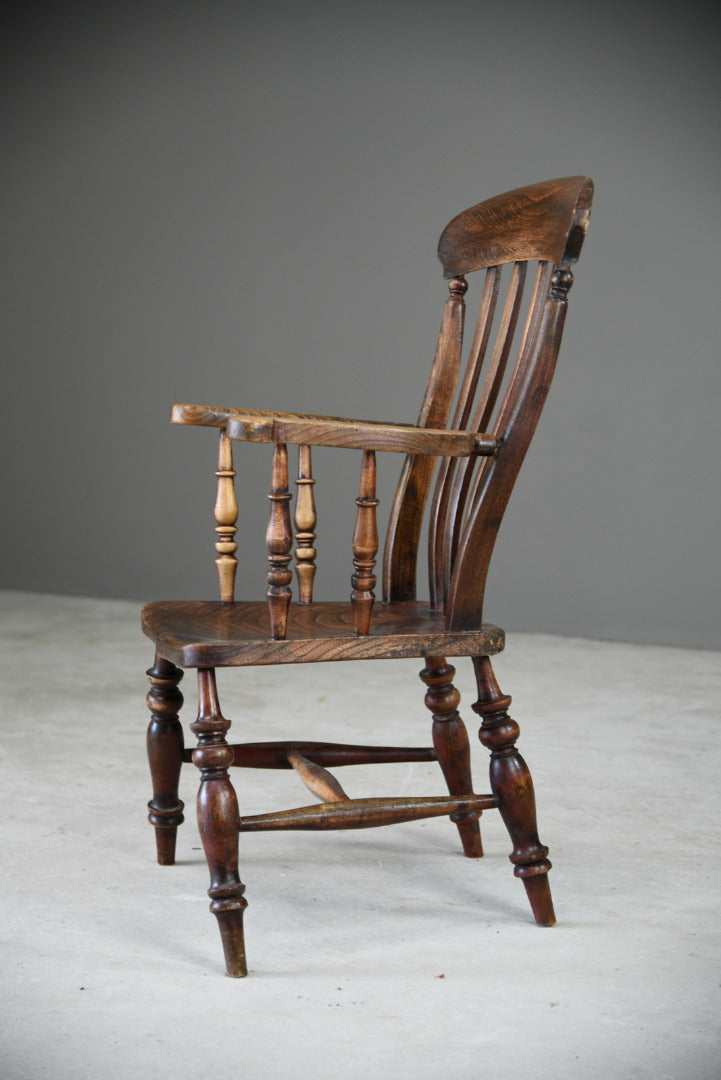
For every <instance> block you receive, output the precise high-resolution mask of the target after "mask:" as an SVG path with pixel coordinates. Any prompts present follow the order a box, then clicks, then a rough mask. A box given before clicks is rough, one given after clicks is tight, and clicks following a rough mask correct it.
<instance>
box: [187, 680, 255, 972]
mask: <svg viewBox="0 0 721 1080" xmlns="http://www.w3.org/2000/svg"><path fill="white" fill-rule="evenodd" d="M229 727H230V721H229V720H226V719H225V717H224V716H223V715H222V713H221V711H220V705H219V704H218V693H217V690H216V685H215V672H214V671H213V669H212V668H207V669H199V671H198V719H197V720H196V721H195V723H194V724H191V729H192V731H193V732H194V734H195V735H197V737H198V746H197V748H196V749H195V750H194V751H193V764H194V765H197V766H198V768H199V769H200V790H199V791H198V828H199V829H200V836H201V839H202V841H203V849H204V851H205V857H206V859H207V861H208V869H209V870H210V888H209V889H208V896H209V897H210V910H211V911H212V913H213V914H214V915H215V916H216V918H217V920H218V926H219V927H220V936H221V939H222V942H223V951H224V953H225V967H226V971H227V972H228V974H229V975H232V976H233V977H234V978H236V979H237V978H241V977H242V976H243V975H247V974H248V968H247V966H246V962H245V944H244V941H243V912H244V910H245V908H246V907H247V906H248V902H247V900H246V899H245V897H244V896H243V893H244V892H245V886H244V885H243V884H242V882H241V880H240V877H239V876H238V836H239V815H238V800H237V798H236V795H235V790H234V788H233V785H232V784H231V782H230V777H229V776H228V766H229V765H230V764H231V763H232V761H233V750H232V749H231V747H229V746H228V744H227V742H226V741H225V735H226V732H227V730H228V728H229Z"/></svg>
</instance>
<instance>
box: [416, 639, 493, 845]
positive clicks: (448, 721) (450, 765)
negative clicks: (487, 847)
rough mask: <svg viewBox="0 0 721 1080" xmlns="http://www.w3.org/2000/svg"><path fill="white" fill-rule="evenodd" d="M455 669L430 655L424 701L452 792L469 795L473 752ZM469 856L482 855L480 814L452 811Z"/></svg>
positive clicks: (439, 757)
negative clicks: (456, 686) (464, 718)
mask: <svg viewBox="0 0 721 1080" xmlns="http://www.w3.org/2000/svg"><path fill="white" fill-rule="evenodd" d="M455 673H456V669H455V668H454V667H453V665H452V664H448V663H446V658H445V657H444V656H427V657H426V666H425V668H424V669H423V671H421V673H420V676H421V679H422V680H423V682H424V683H425V684H426V686H427V687H428V691H427V693H426V698H425V703H426V707H427V708H428V709H430V711H431V713H432V714H433V746H434V747H435V751H436V756H437V757H438V763H439V765H440V766H441V769H442V770H443V775H444V777H445V779H446V784H447V785H448V790H449V792H450V794H451V795H470V794H472V792H473V781H472V779H471V751H470V746H469V743H468V732H467V731H466V725H465V724H464V723H463V721H462V720H461V718H460V716H459V715H458V705H459V703H460V700H461V695H460V694H459V693H458V691H457V690H456V688H455V686H454V685H453V682H452V679H453V676H454V675H455ZM451 820H452V821H454V822H455V824H456V825H457V827H458V832H459V834H460V837H461V843H462V844H463V854H464V855H466V856H467V857H468V858H469V859H479V858H480V857H481V856H482V855H483V846H482V844H481V829H480V825H479V823H478V815H477V814H452V815H451Z"/></svg>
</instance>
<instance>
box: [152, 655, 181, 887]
mask: <svg viewBox="0 0 721 1080" xmlns="http://www.w3.org/2000/svg"><path fill="white" fill-rule="evenodd" d="M146 674H147V676H148V681H149V682H150V691H149V693H148V696H147V697H146V699H145V700H146V701H147V704H148V708H149V709H150V711H151V713H152V719H151V721H150V724H149V726H148V738H147V747H148V763H149V765H150V775H151V778H152V782H153V797H152V799H151V800H150V802H149V803H148V810H149V811H150V813H149V814H148V820H149V822H150V824H151V825H154V826H155V842H156V846H157V849H158V862H159V863H160V865H161V866H172V865H173V863H174V862H175V839H176V836H177V832H178V825H180V824H182V821H183V803H182V802H181V801H180V799H179V798H178V782H179V780H180V769H181V766H182V764H183V729H182V727H181V725H180V721H179V720H178V713H179V712H180V709H181V706H182V704H183V695H182V694H181V692H180V690H179V689H178V683H179V682H180V680H181V679H182V677H183V672H182V671H181V670H180V668H177V667H176V666H175V665H174V664H171V663H170V661H169V660H163V658H162V657H161V656H156V657H155V663H154V665H153V667H151V668H149V670H148V671H147V672H146Z"/></svg>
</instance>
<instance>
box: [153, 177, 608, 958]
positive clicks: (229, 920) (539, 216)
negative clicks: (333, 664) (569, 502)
mask: <svg viewBox="0 0 721 1080" xmlns="http://www.w3.org/2000/svg"><path fill="white" fill-rule="evenodd" d="M592 194H593V185H592V183H591V181H590V180H589V179H588V178H587V177H583V176H574V177H569V178H566V179H560V180H552V181H547V182H546V183H542V184H534V185H531V186H529V187H525V188H518V189H516V190H515V191H512V192H509V193H508V194H506V195H502V196H499V197H497V198H494V199H490V200H487V201H486V202H483V203H479V204H477V205H476V206H473V207H471V208H470V209H469V210H466V211H464V212H463V213H462V214H459V215H458V216H457V217H456V218H454V219H453V220H452V221H451V223H450V224H449V225H448V226H447V227H446V229H445V230H444V232H443V234H442V236H441V240H440V244H439V248H438V255H439V259H440V261H441V263H442V266H443V272H444V276H445V277H446V278H447V279H449V280H448V290H449V295H448V298H447V300H446V303H445V306H444V311H443V318H442V322H441V329H440V334H439V338H438V343H437V346H436V351H435V357H434V361H433V366H432V370H431V375H430V378H429V381H428V384H427V388H426V392H425V396H424V398H423V402H422V405H421V409H420V413H419V416H418V422H417V424H416V425H408V424H395V423H381V422H377V421H366V420H353V419H348V418H345V417H337V416H325V415H314V414H308V413H287V412H273V411H259V410H253V409H240V408H234V407H232V408H231V407H215V406H203V405H190V404H179V405H175V406H174V408H173V414H172V420H173V422H174V423H178V424H195V425H201V426H206V427H215V428H218V429H220V451H219V458H218V468H217V472H216V475H217V480H218V483H217V495H216V502H215V520H216V534H217V541H216V549H217V553H218V558H217V560H216V561H217V565H218V576H219V585H220V600H219V601H202V602H201V601H175V602H158V603H154V604H148V605H147V606H146V607H145V608H144V610H143V630H144V632H145V633H146V634H147V636H148V637H149V638H151V640H152V641H153V642H154V645H155V650H156V659H155V663H154V666H153V667H152V668H151V669H150V670H149V671H148V678H149V680H150V684H151V689H150V693H149V694H148V698H147V701H148V706H149V708H150V710H151V713H152V719H151V722H150V727H149V730H148V756H149V761H150V767H151V775H152V782H153V797H152V799H151V801H150V803H149V809H150V821H151V822H152V824H153V825H154V826H155V828H156V835H157V842H158V859H159V861H160V862H162V863H172V862H173V860H174V857H175V842H176V832H177V826H178V824H180V822H181V821H182V820H183V814H182V810H183V804H182V802H180V800H179V797H178V780H179V774H180V770H181V767H182V764H183V762H187V761H190V760H192V761H193V762H194V763H195V764H196V765H197V766H198V768H199V770H200V775H201V782H200V791H199V795H198V821H199V825H200V831H201V836H202V840H203V847H204V850H205V853H206V858H207V862H208V866H209V870H210V889H209V895H210V897H211V911H213V913H214V914H215V915H216V917H217V919H218V924H219V926H220V931H221V938H222V941H223V947H224V950H225V958H226V970H227V971H228V973H229V974H230V975H233V976H241V975H244V974H245V972H246V970H247V968H246V962H245V946H244V941H243V911H244V909H245V906H246V901H245V897H244V891H245V890H244V886H243V884H242V883H241V881H240V877H239V872H238V837H239V833H240V832H241V831H242V832H261V831H266V830H270V829H290V830H293V829H314V830H327V829H347V828H370V827H378V826H384V825H390V824H395V823H398V822H402V821H412V820H417V819H422V818H426V817H436V816H448V817H449V818H450V820H451V821H452V822H454V823H455V824H456V826H457V828H458V831H459V834H460V837H461V842H462V846H463V851H464V853H465V854H466V855H467V856H469V857H474V858H476V857H480V856H481V855H482V854H483V849H482V846H481V836H480V829H479V818H480V816H481V813H482V812H483V811H484V810H490V809H498V810H499V812H500V814H501V817H502V819H503V821H504V823H505V826H506V828H507V830H508V833H509V835H510V838H511V843H512V852H511V856H510V858H511V862H512V863H513V865H514V872H515V874H516V876H517V877H519V878H520V879H521V880H522V881H523V884H524V886H525V888H526V892H527V894H528V898H529V901H530V905H531V910H532V912H533V916H534V918H535V920H536V922H538V923H539V924H542V925H546V926H548V925H551V924H552V923H553V922H554V919H555V916H554V912H553V904H552V901H551V894H550V890H549V885H548V871H549V869H550V866H551V864H550V862H549V860H548V849H547V848H546V847H545V846H544V845H543V844H542V843H541V841H540V840H539V837H538V830H537V824H536V808H535V798H534V792H533V782H532V780H531V775H530V772H529V770H528V767H527V765H526V763H525V761H524V760H523V758H522V757H521V755H520V753H519V752H518V749H517V746H516V743H517V739H518V734H519V727H518V724H517V723H516V721H515V720H513V719H511V717H510V716H509V713H508V708H509V705H510V700H511V699H510V698H509V697H507V696H505V695H504V694H503V693H502V691H501V690H500V688H499V686H498V683H497V682H496V679H495V675H494V673H493V668H492V666H491V657H492V656H493V655H495V654H496V653H498V652H500V651H501V650H502V649H503V646H504V635H503V631H502V630H500V629H499V628H498V627H496V626H493V625H490V624H487V623H484V621H483V597H484V591H485V583H486V577H487V574H488V566H489V562H490V558H491V554H492V552H493V548H494V544H495V542H496V538H497V535H498V529H499V526H500V523H501V520H502V517H503V514H504V511H505V508H506V505H507V503H508V499H509V497H510V494H511V491H512V488H513V485H514V483H515V480H516V476H517V475H518V471H519V469H520V467H521V464H522V462H523V459H524V457H525V454H526V452H527V450H528V446H529V444H530V441H531V438H532V436H533V433H534V431H535V428H536V425H537V423H538V420H539V417H540V413H541V410H542V407H543V404H544V401H545V399H546V396H547V394H548V390H549V386H550V383H551V379H552V376H553V372H554V368H555V363H556V358H557V355H558V351H559V347H560V343H561V336H562V332H563V326H564V321H565V317H566V309H567V305H568V292H569V289H570V287H571V284H572V281H573V277H572V274H571V270H570V267H571V265H572V264H573V263H574V262H575V261H576V260H577V258H578V256H579V253H580V250H581V246H582V243H583V239H584V235H585V232H586V228H587V225H588V218H589V212H590V206H591V199H592ZM476 271H484V273H483V274H481V275H479V276H480V278H481V281H480V289H479V292H478V297H477V299H476V300H475V301H474V304H477V309H478V315H477V318H476V320H475V325H474V330H473V336H472V341H471V343H470V346H469V348H468V349H467V355H466V350H464V327H465V319H466V305H467V303H468V304H470V303H471V302H472V298H473V289H472V288H471V285H472V283H471V282H469V281H468V280H467V275H471V274H473V273H475V272H476ZM233 441H236V442H243V441H245V442H259V443H268V444H271V445H272V447H273V450H272V453H273V461H272V480H271V490H270V496H269V498H270V503H271V509H270V519H269V522H268V528H267V533H266V541H267V548H268V561H269V564H270V569H269V570H268V573H267V579H268V590H267V599H266V601H262V600H254V601H250V602H248V601H236V600H235V599H234V592H233V580H234V577H235V569H236V565H237V556H236V551H237V543H236V539H235V534H236V525H237V516H238V507H237V501H236V496H235V491H234V486H233V480H234V477H235V470H234V466H233V458H232V452H231V445H232V442H233ZM294 444H295V445H298V447H299V466H298V480H297V502H296V505H295V510H294V512H291V506H290V502H291V499H292V496H291V492H290V490H289V484H288V451H287V447H288V446H289V445H294ZM313 446H332V447H343V448H346V449H351V450H356V451H358V452H359V453H360V456H361V460H360V465H361V481H360V490H359V493H358V497H357V499H356V504H357V517H356V525H355V529H354V532H353V535H352V537H349V539H348V548H349V553H350V555H351V556H352V558H353V563H354V573H353V577H352V594H351V597H350V599H344V600H343V601H341V602H332V603H330V602H326V601H324V602H318V601H315V600H314V599H313V582H314V577H315V563H316V548H315V540H316V526H317V514H316V508H315V501H314V497H313V485H314V483H315V481H314V479H313V475H312V468H311V453H312V447H313ZM381 451H388V452H391V453H402V454H405V455H406V459H405V462H404V464H403V467H402V470H401V476H400V481H399V483H398V487H397V489H396V495H395V498H394V501H393V505H392V507H391V511H390V518H389V523H388V528H387V531H386V537H385V547H384V555H383V601H382V602H380V601H377V600H376V599H375V594H374V593H375V584H376V579H375V560H376V553H377V550H378V546H379V541H378V532H377V523H376V507H377V499H376V494H375V489H376V452H381ZM390 460H392V459H390ZM434 481H435V486H434ZM431 493H432V494H431ZM351 497H352V496H351ZM427 506H428V509H429V512H428V568H429V591H430V602H429V603H426V602H422V601H419V600H418V599H417V582H416V577H417V566H418V549H419V543H420V538H421V535H422V530H423V524H424V517H425V512H426V507H427ZM293 523H294V524H295V547H296V551H295V556H296V563H297V565H296V573H297V578H298V598H297V599H298V602H297V603H294V602H292V598H291V580H292V572H291V568H290V563H291V560H292V555H293V552H292V548H293V530H292V524H293ZM411 656H413V657H422V658H423V659H424V662H425V666H424V668H423V670H422V671H421V673H420V675H421V679H422V681H423V683H424V684H425V686H426V697H425V704H426V706H427V708H428V709H429V711H430V713H431V715H432V718H433V719H432V742H433V745H432V746H422V747H399V746H383V747H378V746H367V745H363V744H345V743H333V742H327V743H322V742H315V741H312V740H299V739H293V740H287V741H280V742H244V743H239V744H234V745H229V744H228V742H227V739H226V735H227V731H228V728H229V721H228V720H226V719H225V718H224V717H223V715H222V713H221V710H220V704H219V701H218V693H217V688H216V682H215V669H216V668H219V667H236V666H246V665H261V666H262V665H269V664H299V663H318V662H328V661H352V660H363V659H392V658H396V657H411ZM457 656H460V657H464V656H466V657H470V658H471V659H472V661H473V666H474V670H475V675H476V683H477V688H478V699H477V701H476V703H475V704H474V705H473V710H474V711H475V712H476V713H477V715H478V716H479V717H480V719H481V721H482V723H481V729H480V733H479V737H480V741H481V744H482V745H483V746H484V747H485V748H486V749H487V750H488V751H489V752H490V786H491V792H490V793H488V794H478V793H476V792H475V791H474V788H473V781H472V776H471V764H470V746H469V740H468V734H467V731H466V727H465V725H464V723H463V720H462V719H461V716H460V714H459V711H458V706H459V702H460V695H459V693H458V691H457V689H456V687H455V686H454V682H453V680H454V677H455V668H454V667H453V665H452V664H450V663H449V662H448V659H447V658H448V657H457ZM185 667H195V668H197V669H198V700H199V705H198V717H197V720H196V721H195V723H194V724H192V725H191V730H192V731H193V732H194V734H195V735H196V736H197V739H198V744H197V746H196V748H195V749H194V750H185V749H184V747H183V735H182V728H181V725H180V720H179V717H178V711H179V709H180V706H181V704H182V695H181V694H180V691H179V689H178V683H179V681H180V678H181V676H182V669H183V668H185ZM290 685H291V683H290V682H289V687H290ZM289 692H291V693H292V691H289ZM430 761H437V762H438V764H439V765H440V768H441V771H442V773H443V777H444V779H445V783H446V786H447V788H448V792H449V794H448V795H443V796H402V797H401V796H388V797H387V798H382V799H377V798H376V799H367V798H362V797H360V798H358V797H351V796H349V795H348V794H347V793H346V789H345V787H344V786H342V785H341V784H340V782H339V781H338V780H337V778H336V777H335V776H334V775H333V774H332V773H331V772H330V771H329V770H330V769H332V768H335V767H340V766H350V765H354V764H381V763H389V762H430ZM233 766H235V767H239V768H260V769H268V770H274V769H292V770H294V771H295V772H296V773H297V775H298V777H299V780H301V781H302V782H303V783H304V784H305V785H306V787H308V788H309V790H310V791H311V792H312V793H313V795H314V796H315V798H316V799H318V800H319V802H318V804H317V805H314V806H297V807H295V808H294V809H292V810H281V811H275V812H272V813H267V814H254V815H251V816H247V815H242V816H241V815H240V813H239V809H238V802H237V798H236V794H235V791H234V788H233V786H232V783H231V781H230V776H229V769H230V768H231V767H233ZM348 790H350V788H349V789H348Z"/></svg>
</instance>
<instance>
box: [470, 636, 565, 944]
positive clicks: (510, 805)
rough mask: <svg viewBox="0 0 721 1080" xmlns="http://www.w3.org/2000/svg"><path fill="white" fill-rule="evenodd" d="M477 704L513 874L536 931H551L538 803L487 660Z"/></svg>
mask: <svg viewBox="0 0 721 1080" xmlns="http://www.w3.org/2000/svg"><path fill="white" fill-rule="evenodd" d="M473 666H474V668H475V671H476V680H477V682H478V701H477V702H476V704H475V705H474V706H473V710H474V712H476V713H478V715H479V716H481V717H483V724H482V725H481V730H480V732H479V738H480V740H481V742H482V743H483V745H484V746H485V747H486V748H487V749H488V750H490V751H491V765H490V774H491V790H492V791H493V794H494V795H495V796H496V798H497V799H498V809H499V810H500V812H501V817H502V818H503V821H504V824H505V826H506V828H507V829H508V832H509V835H510V837H511V840H512V842H513V851H512V852H511V855H510V856H509V857H510V860H511V862H512V863H513V864H514V867H515V869H514V871H513V872H514V874H515V875H516V877H519V878H520V879H521V881H522V882H523V884H524V885H525V887H526V893H527V894H528V899H529V901H530V904H531V910H532V911H533V917H534V918H535V920H536V922H537V923H538V924H539V925H540V926H553V924H554V923H555V921H556V916H555V914H554V911H553V901H552V899H551V889H550V886H549V884H548V871H549V870H550V869H551V864H550V862H549V861H548V859H547V857H546V856H547V855H548V848H547V847H545V846H544V845H543V844H542V843H541V841H540V840H539V838H538V828H537V826H536V798H535V794H534V791H533V780H532V779H531V774H530V772H529V770H528V766H527V765H526V763H525V761H524V760H523V758H522V757H521V755H520V754H519V752H518V750H517V749H516V740H517V739H518V735H519V731H520V728H519V726H518V724H517V723H516V721H515V720H512V719H511V717H510V716H509V715H508V711H507V710H508V707H509V705H510V704H511V699H510V697H506V696H505V695H504V694H502V693H501V690H500V688H499V686H498V683H497V682H496V677H495V675H494V673H493V668H492V667H491V661H490V660H489V658H488V657H487V656H479V657H474V659H473Z"/></svg>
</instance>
